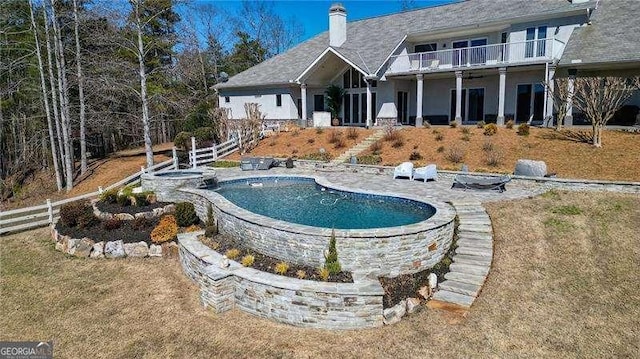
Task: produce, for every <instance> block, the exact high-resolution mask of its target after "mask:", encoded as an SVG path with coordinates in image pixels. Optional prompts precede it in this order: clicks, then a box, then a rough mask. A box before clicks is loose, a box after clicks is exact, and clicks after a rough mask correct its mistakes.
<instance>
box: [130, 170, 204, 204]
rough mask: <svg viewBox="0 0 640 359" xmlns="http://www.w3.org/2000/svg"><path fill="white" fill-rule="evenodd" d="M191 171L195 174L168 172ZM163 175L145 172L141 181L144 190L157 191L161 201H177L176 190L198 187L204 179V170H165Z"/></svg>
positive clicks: (156, 193)
mask: <svg viewBox="0 0 640 359" xmlns="http://www.w3.org/2000/svg"><path fill="white" fill-rule="evenodd" d="M172 172H176V173H191V172H193V175H188V176H178V177H171V176H169V175H168V174H171V173H172ZM160 174H161V175H156V174H154V173H145V174H143V175H142V176H140V183H141V187H142V190H143V191H152V192H154V193H155V195H156V197H157V198H158V201H161V202H177V201H176V200H175V199H176V198H177V196H176V191H177V190H178V189H180V188H183V187H186V188H197V187H198V186H200V185H201V184H202V183H203V181H204V175H203V172H202V170H197V171H194V170H191V171H190V170H185V171H165V172H161V173H160Z"/></svg>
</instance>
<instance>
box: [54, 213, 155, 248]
mask: <svg viewBox="0 0 640 359" xmlns="http://www.w3.org/2000/svg"><path fill="white" fill-rule="evenodd" d="M119 222H120V224H119V227H117V228H109V227H108V226H107V228H109V229H107V228H105V227H106V226H105V224H104V223H105V222H103V221H99V222H96V223H95V224H93V225H91V226H84V227H78V226H73V227H71V226H67V225H65V224H63V223H62V221H59V222H58V223H57V224H56V230H57V231H58V233H60V234H61V235H65V236H69V237H71V238H85V237H86V238H91V239H92V240H94V241H95V242H109V241H115V240H122V242H123V243H137V242H146V243H147V244H152V241H151V236H150V233H151V231H152V230H153V228H155V227H156V226H157V225H158V223H159V222H160V219H159V218H152V219H145V218H138V219H135V220H133V221H119Z"/></svg>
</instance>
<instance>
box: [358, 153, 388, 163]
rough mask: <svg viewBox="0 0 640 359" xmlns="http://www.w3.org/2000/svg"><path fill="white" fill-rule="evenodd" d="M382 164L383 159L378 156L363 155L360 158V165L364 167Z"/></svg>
mask: <svg viewBox="0 0 640 359" xmlns="http://www.w3.org/2000/svg"><path fill="white" fill-rule="evenodd" d="M380 162H382V158H381V157H380V156H378V155H362V156H358V163H359V164H363V165H378V164H380Z"/></svg>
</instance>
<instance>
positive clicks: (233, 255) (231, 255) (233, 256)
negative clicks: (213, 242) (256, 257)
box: [224, 248, 240, 260]
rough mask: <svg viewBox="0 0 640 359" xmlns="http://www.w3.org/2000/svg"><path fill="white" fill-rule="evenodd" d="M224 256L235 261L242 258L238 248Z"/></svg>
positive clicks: (232, 249) (230, 250) (229, 250)
mask: <svg viewBox="0 0 640 359" xmlns="http://www.w3.org/2000/svg"><path fill="white" fill-rule="evenodd" d="M224 255H225V256H227V258H229V259H231V260H234V259H236V258H238V257H240V250H239V249H237V248H231V249H228V250H227V251H226V252H224Z"/></svg>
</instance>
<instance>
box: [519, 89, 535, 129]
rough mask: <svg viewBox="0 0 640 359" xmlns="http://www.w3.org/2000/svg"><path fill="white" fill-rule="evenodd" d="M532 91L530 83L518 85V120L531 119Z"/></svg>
mask: <svg viewBox="0 0 640 359" xmlns="http://www.w3.org/2000/svg"><path fill="white" fill-rule="evenodd" d="M531 92H532V88H531V85H530V84H525V85H518V95H517V99H516V122H517V123H522V122H527V121H529V116H531Z"/></svg>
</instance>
